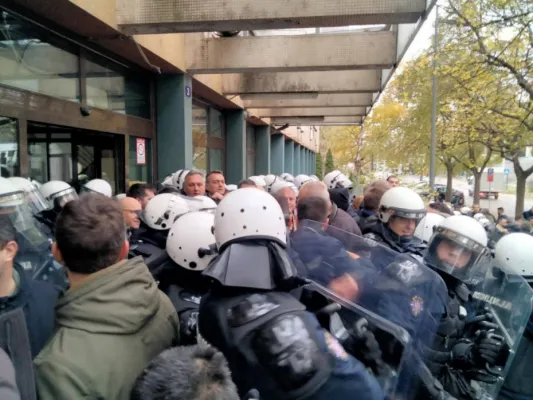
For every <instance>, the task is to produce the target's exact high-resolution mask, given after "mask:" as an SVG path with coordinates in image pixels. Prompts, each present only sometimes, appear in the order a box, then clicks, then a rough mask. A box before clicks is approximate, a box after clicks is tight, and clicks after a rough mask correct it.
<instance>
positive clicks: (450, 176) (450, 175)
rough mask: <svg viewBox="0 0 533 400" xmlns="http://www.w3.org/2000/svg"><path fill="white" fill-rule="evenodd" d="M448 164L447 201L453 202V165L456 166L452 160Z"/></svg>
mask: <svg viewBox="0 0 533 400" xmlns="http://www.w3.org/2000/svg"><path fill="white" fill-rule="evenodd" d="M445 165H446V201H447V202H448V203H451V202H452V195H453V167H454V166H455V165H454V164H453V163H451V162H447V163H445Z"/></svg>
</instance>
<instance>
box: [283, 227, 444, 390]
mask: <svg viewBox="0 0 533 400" xmlns="http://www.w3.org/2000/svg"><path fill="white" fill-rule="evenodd" d="M290 253H291V255H292V258H293V261H294V263H295V266H296V268H297V269H298V270H299V272H300V274H301V275H303V276H305V277H306V278H307V279H308V280H310V281H311V282H312V283H311V284H310V285H309V287H308V288H309V289H310V291H311V292H314V293H316V294H318V295H320V296H321V297H322V298H324V299H327V300H328V301H329V302H330V303H334V304H336V305H337V309H336V313H335V314H334V315H333V317H332V318H331V320H330V321H329V327H330V329H331V331H332V333H334V334H335V335H336V336H337V337H338V338H339V339H341V341H342V342H343V343H350V342H355V343H358V340H360V338H361V337H363V336H364V334H365V331H370V332H371V333H372V334H373V336H374V337H375V339H376V340H377V342H378V344H379V352H376V354H375V355H376V357H379V360H378V361H377V364H378V365H377V368H372V370H373V371H374V373H375V374H376V376H377V378H378V380H379V381H380V383H381V385H382V387H383V389H384V390H385V392H386V393H387V395H388V396H390V397H394V398H402V399H409V398H414V397H415V396H416V392H417V390H418V389H416V387H417V386H419V385H420V377H419V375H420V372H419V369H420V368H419V367H423V363H421V362H420V357H419V355H418V351H417V349H418V348H419V345H429V344H431V343H432V341H433V337H434V334H435V333H436V331H437V327H438V321H440V316H441V315H442V313H443V312H444V308H443V305H444V304H445V299H446V295H447V291H446V286H445V284H444V282H443V281H442V279H441V278H440V277H439V275H437V274H436V273H435V272H434V271H432V270H430V269H429V268H427V267H425V266H424V265H422V264H420V263H419V262H417V261H416V260H415V259H414V258H412V257H410V256H408V255H405V254H399V253H395V252H393V251H391V250H389V249H387V248H385V247H383V246H381V245H379V244H378V243H376V242H374V241H371V240H369V239H365V238H362V237H359V236H355V235H353V234H350V233H348V232H345V231H342V230H339V229H336V228H334V227H331V226H325V225H324V224H320V223H316V222H313V221H308V220H304V221H300V224H299V226H298V230H297V231H296V232H294V233H292V234H291V238H290ZM328 301H326V303H328ZM310 303H311V304H315V303H313V301H311V302H310ZM316 304H317V306H316V308H317V309H318V310H317V312H318V314H319V317H320V313H321V311H320V307H325V305H324V303H320V301H316ZM326 307H327V306H326ZM330 307H331V305H330ZM322 323H324V322H323V321H322ZM350 338H351V340H350ZM347 350H350V349H347ZM354 355H355V356H356V357H357V356H358V355H356V354H354ZM358 358H359V359H360V357H358ZM367 365H368V364H367Z"/></svg>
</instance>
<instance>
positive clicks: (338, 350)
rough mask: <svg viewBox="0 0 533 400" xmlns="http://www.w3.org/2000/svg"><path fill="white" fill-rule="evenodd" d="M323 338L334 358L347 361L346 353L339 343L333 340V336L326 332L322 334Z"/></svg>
mask: <svg viewBox="0 0 533 400" xmlns="http://www.w3.org/2000/svg"><path fill="white" fill-rule="evenodd" d="M324 336H325V338H326V345H327V346H328V350H329V352H330V353H331V354H333V355H334V356H335V357H337V358H340V359H341V360H347V359H348V353H346V350H344V347H342V345H341V344H340V343H339V341H338V340H337V339H335V338H334V337H333V335H332V334H331V333H329V332H327V331H326V332H324Z"/></svg>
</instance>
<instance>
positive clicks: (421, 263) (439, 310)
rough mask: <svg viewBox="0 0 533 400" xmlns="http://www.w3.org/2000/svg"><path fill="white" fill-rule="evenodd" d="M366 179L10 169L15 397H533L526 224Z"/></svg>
mask: <svg viewBox="0 0 533 400" xmlns="http://www.w3.org/2000/svg"><path fill="white" fill-rule="evenodd" d="M352 189H353V184H352V182H351V181H350V179H348V177H346V176H345V175H344V174H343V173H342V172H340V171H333V172H330V173H328V174H327V175H326V176H325V177H324V179H322V180H320V179H319V178H318V177H316V176H307V175H298V176H296V177H294V176H292V175H291V174H289V173H284V174H282V175H281V176H275V175H266V176H251V177H249V178H247V179H244V180H242V181H241V182H239V183H238V184H237V185H227V184H226V182H225V177H224V174H223V172H222V171H218V170H217V171H211V172H209V173H208V174H206V175H204V174H203V173H202V172H199V171H194V170H179V171H176V172H175V173H173V174H171V175H169V176H168V177H167V178H165V179H164V180H163V181H162V182H161V183H160V184H157V185H154V186H153V185H150V184H148V183H137V184H134V185H132V186H131V187H130V188H129V190H128V192H127V193H124V194H121V195H117V196H113V195H112V190H111V186H110V185H109V183H107V182H106V181H105V180H101V179H94V180H92V181H89V182H87V183H86V184H85V185H83V187H82V188H81V190H80V193H79V194H78V193H77V192H76V190H75V189H74V188H73V187H72V186H71V185H69V184H68V183H66V182H61V181H50V182H46V183H43V184H38V183H37V182H32V181H30V180H28V179H24V178H8V179H6V178H1V179H0V219H1V221H0V304H1V307H0V310H1V311H0V399H6V400H11V399H23V400H26V399H30V400H33V399H42V400H48V399H50V400H52V399H54V400H62V399H69V400H70V399H135V400H156V399H165V400H171V399H172V400H174V399H175V400H237V399H250V400H251V399H266V400H269V399H291V400H292V399H317V400H322V399H326V398H327V399H328V400H329V399H339V400H343V399H352V398H357V399H361V400H378V399H386V398H391V399H392V398H394V399H405V400H407V399H413V400H415V399H416V400H419V399H420V400H421V399H449V400H452V399H465V400H474V399H478V398H485V399H491V398H492V399H496V398H500V399H514V400H522V399H533V380H531V379H529V375H530V372H529V368H528V354H529V352H531V351H533V339H532V337H533V336H532V335H533V322H532V321H533V320H531V321H530V315H531V312H532V300H533V290H531V289H530V286H529V283H530V281H531V280H533V278H532V277H533V252H532V251H531V250H530V249H531V248H532V247H533V236H532V235H530V231H529V232H525V229H524V231H521V232H514V231H512V230H511V229H509V225H508V224H506V222H505V221H508V218H507V217H505V214H504V211H503V210H501V213H500V210H499V217H498V219H497V220H496V221H495V222H496V224H495V226H492V225H488V224H486V223H485V219H487V218H486V217H487V215H486V213H484V212H483V210H481V209H479V207H478V206H474V207H473V208H472V209H471V210H466V209H460V210H452V209H451V208H449V207H448V206H447V205H446V204H444V203H442V202H438V201H437V202H435V203H431V204H429V205H426V204H425V203H424V201H423V200H422V198H421V197H420V196H419V195H418V194H417V193H416V192H414V191H413V190H411V189H409V188H407V187H403V186H401V183H400V180H399V179H398V177H396V176H390V177H388V179H387V180H378V181H375V182H372V183H370V184H368V185H367V186H365V188H364V190H363V195H361V196H354V195H353V194H352V192H353V191H352ZM454 211H455V212H454ZM531 213H532V214H533V209H532V210H531ZM525 214H526V213H525ZM524 219H528V215H524ZM529 220H530V221H533V218H529ZM497 233H499V234H501V235H500V236H497Z"/></svg>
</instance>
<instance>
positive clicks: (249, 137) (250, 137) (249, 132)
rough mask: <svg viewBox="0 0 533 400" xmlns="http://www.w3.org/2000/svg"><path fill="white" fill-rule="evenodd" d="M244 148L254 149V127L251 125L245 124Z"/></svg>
mask: <svg viewBox="0 0 533 400" xmlns="http://www.w3.org/2000/svg"><path fill="white" fill-rule="evenodd" d="M246 148H247V149H249V150H255V128H254V126H253V125H247V126H246Z"/></svg>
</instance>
